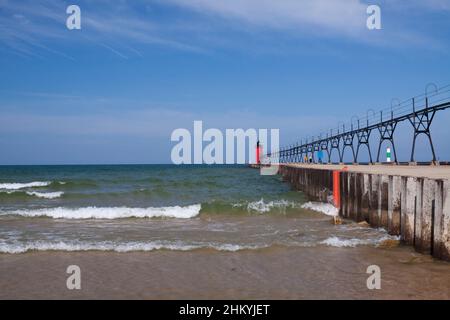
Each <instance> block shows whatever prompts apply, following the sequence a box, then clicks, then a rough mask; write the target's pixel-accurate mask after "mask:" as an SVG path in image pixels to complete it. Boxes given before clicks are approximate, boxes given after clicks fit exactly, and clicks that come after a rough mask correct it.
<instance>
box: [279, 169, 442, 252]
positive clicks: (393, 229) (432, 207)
mask: <svg viewBox="0 0 450 320" xmlns="http://www.w3.org/2000/svg"><path fill="white" fill-rule="evenodd" d="M280 174H281V175H282V176H283V179H284V180H285V181H287V182H289V183H290V184H291V185H292V187H293V188H295V189H296V190H301V191H302V192H304V193H305V194H306V195H308V197H309V198H310V199H311V200H314V201H321V202H331V201H332V202H333V203H334V204H335V205H336V206H337V207H339V214H340V216H342V217H343V218H347V219H352V220H354V221H357V222H359V221H367V222H368V223H369V224H370V225H371V226H373V227H376V228H378V227H381V228H385V229H386V230H387V231H388V233H389V234H391V235H398V236H400V239H401V240H402V241H403V242H404V243H406V244H409V245H412V246H414V248H415V249H416V250H417V251H418V252H421V253H424V254H431V255H433V256H434V257H436V258H438V259H443V260H447V261H450V166H424V167H422V166H389V165H370V166H362V165H318V164H282V165H280ZM333 195H334V197H333ZM337 198H338V199H337Z"/></svg>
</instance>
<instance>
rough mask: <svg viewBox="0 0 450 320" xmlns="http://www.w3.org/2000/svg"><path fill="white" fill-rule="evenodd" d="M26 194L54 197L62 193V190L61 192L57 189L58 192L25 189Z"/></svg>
mask: <svg viewBox="0 0 450 320" xmlns="http://www.w3.org/2000/svg"><path fill="white" fill-rule="evenodd" d="M27 194H28V195H30V196H35V197H38V198H44V199H56V198H60V197H61V196H62V195H63V194H64V192H62V191H58V192H37V191H27Z"/></svg>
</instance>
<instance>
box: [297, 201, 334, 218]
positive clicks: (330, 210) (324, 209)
mask: <svg viewBox="0 0 450 320" xmlns="http://www.w3.org/2000/svg"><path fill="white" fill-rule="evenodd" d="M302 208H303V209H309V210H314V211H317V212H321V213H324V214H326V215H328V216H337V215H339V209H338V208H336V207H335V206H333V205H332V204H330V203H322V202H306V203H304V204H303V205H302Z"/></svg>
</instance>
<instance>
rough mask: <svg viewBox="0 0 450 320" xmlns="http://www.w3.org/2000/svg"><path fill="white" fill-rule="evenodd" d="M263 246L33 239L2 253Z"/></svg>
mask: <svg viewBox="0 0 450 320" xmlns="http://www.w3.org/2000/svg"><path fill="white" fill-rule="evenodd" d="M262 248H264V247H263V246H261V247H260V246H245V245H237V244H218V243H203V244H188V243H183V242H170V241H151V242H126V243H114V242H111V241H103V242H81V241H59V242H49V241H32V242H26V243H21V242H14V243H0V253H9V254H14V253H16V254H17V253H25V252H29V251H68V252H73V251H114V252H139V251H142V252H146V251H155V250H173V251H191V250H198V249H214V250H218V251H229V252H236V251H240V250H254V249H262Z"/></svg>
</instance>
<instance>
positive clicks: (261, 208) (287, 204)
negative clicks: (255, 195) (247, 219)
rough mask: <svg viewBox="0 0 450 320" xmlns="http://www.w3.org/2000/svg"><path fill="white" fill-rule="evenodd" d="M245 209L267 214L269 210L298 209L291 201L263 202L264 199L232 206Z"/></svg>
mask: <svg viewBox="0 0 450 320" xmlns="http://www.w3.org/2000/svg"><path fill="white" fill-rule="evenodd" d="M245 206H246V207H247V211H249V212H258V213H267V212H270V210H272V209H274V208H276V209H286V208H295V207H299V205H298V204H297V203H295V202H292V201H287V200H275V201H269V202H265V201H264V199H261V200H258V201H253V202H249V203H237V204H234V205H233V207H245Z"/></svg>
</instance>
